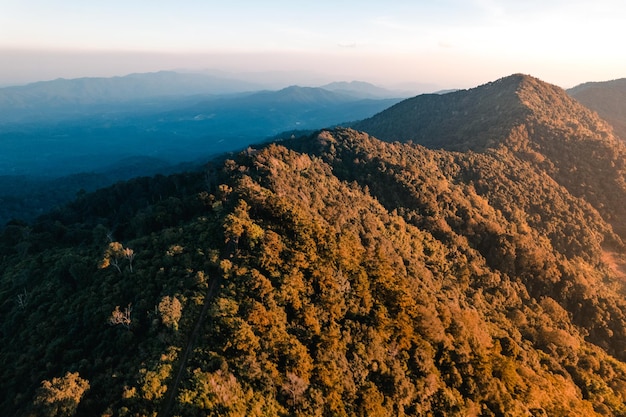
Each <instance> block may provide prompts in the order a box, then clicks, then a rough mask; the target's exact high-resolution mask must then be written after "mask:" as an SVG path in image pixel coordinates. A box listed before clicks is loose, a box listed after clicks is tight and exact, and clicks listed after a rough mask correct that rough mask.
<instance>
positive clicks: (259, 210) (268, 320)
mask: <svg viewBox="0 0 626 417" xmlns="http://www.w3.org/2000/svg"><path fill="white" fill-rule="evenodd" d="M292 93H295V94H297V95H301V94H306V93H311V94H317V92H312V91H298V90H295V89H292V90H290V91H286V92H283V94H287V95H288V94H292ZM322 94H323V93H322ZM278 101H280V100H278ZM305 101H306V100H305ZM479 110H481V111H479ZM266 111H269V110H268V109H266ZM494 113H495V114H494ZM433 119H435V120H441V121H442V123H441V125H439V126H438V125H437V124H435V123H434V122H433ZM368 124H369V128H370V129H371V130H372V131H373V130H374V129H380V132H381V133H383V134H385V135H386V137H384V138H382V139H379V138H377V137H375V136H373V134H372V133H366V132H363V131H357V130H354V129H348V128H333V129H324V130H320V131H316V132H314V133H312V134H310V135H306V136H303V137H299V138H291V139H284V140H281V141H279V142H275V143H265V144H261V145H257V146H251V147H249V148H247V149H246V150H244V151H242V152H239V153H237V154H228V155H222V156H220V157H218V158H214V159H212V160H210V161H208V162H207V163H206V164H205V165H204V166H203V167H202V168H201V169H190V170H189V171H188V172H185V173H179V174H175V175H170V176H155V177H143V178H136V179H133V180H130V181H127V182H121V183H117V184H115V185H113V186H110V187H107V188H104V189H101V190H98V191H96V192H93V193H81V194H80V195H79V196H78V197H77V199H76V200H75V201H73V202H72V203H70V204H68V205H66V206H63V207H59V208H58V209H56V210H54V211H52V212H49V213H47V214H45V215H43V216H41V217H39V218H38V219H37V220H36V221H34V222H30V223H27V222H20V221H13V222H11V223H10V224H8V225H7V226H6V227H5V228H4V229H3V230H2V231H1V232H0V315H1V316H2V318H3V320H2V321H0V358H2V361H3V363H7V364H11V366H3V367H0V378H1V379H2V381H3V395H2V396H0V409H1V410H3V413H4V414H5V415H9V416H35V415H75V416H77V417H82V416H101V415H114V416H117V415H159V416H173V415H179V416H259V417H260V416H268V415H271V416H337V415H342V416H368V417H369V416H373V417H379V416H380V417H382V416H391V415H393V416H401V415H405V416H406V415H415V416H591V417H594V416H597V417H599V416H623V415H626V300H625V299H624V293H625V292H626V245H625V242H626V229H624V227H623V224H624V219H625V218H626V214H625V213H626V208H625V207H624V204H623V202H624V201H626V190H625V185H624V178H625V176H624V166H625V162H624V161H626V158H624V156H625V154H624V149H625V148H624V146H625V145H624V143H623V142H622V141H621V140H619V139H618V138H616V137H615V136H614V135H613V133H612V130H611V129H610V127H609V126H608V125H607V124H606V123H605V122H603V121H602V120H601V119H599V118H598V117H597V116H596V115H595V114H594V113H593V112H591V111H590V110H588V109H586V108H585V107H583V106H582V105H580V104H579V103H578V102H576V101H575V100H573V99H571V98H570V97H569V96H568V95H567V94H566V93H565V91H563V90H562V89H560V88H558V87H556V86H553V85H550V84H547V83H544V82H542V81H541V80H538V79H536V78H533V77H530V76H526V75H519V74H518V75H513V76H510V77H505V78H503V79H501V80H498V81H495V82H493V83H489V84H486V85H484V86H479V87H477V88H475V89H471V90H467V91H459V92H454V93H450V94H447V95H445V96H432V95H426V96H420V97H416V98H413V99H409V100H406V101H404V102H402V103H399V104H398V105H396V106H394V107H392V108H391V109H389V110H388V111H384V112H382V113H379V114H378V115H376V116H374V117H372V118H371V119H369V120H367V121H365V122H363V124H362V126H364V127H368ZM359 125H361V124H359ZM430 135H434V136H433V137H431V136H430ZM436 138H439V142H438V141H437V139H436ZM411 140H412V141H413V142H412V143H411ZM417 140H422V141H424V142H425V143H428V144H429V147H426V146H424V145H421V144H418V143H416V141H417ZM431 145H432V147H430V146H431Z"/></svg>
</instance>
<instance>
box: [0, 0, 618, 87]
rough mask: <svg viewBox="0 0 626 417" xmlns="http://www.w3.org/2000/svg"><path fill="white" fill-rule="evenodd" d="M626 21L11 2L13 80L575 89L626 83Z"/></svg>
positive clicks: (443, 0) (538, 8)
mask: <svg viewBox="0 0 626 417" xmlns="http://www.w3.org/2000/svg"><path fill="white" fill-rule="evenodd" d="M624 27H626V2H624V1H622V0H588V1H581V0H437V1H434V0H432V1H431V0H428V1H426V0H413V1H404V0H386V1H384V2H382V1H367V0H358V1H354V0H333V1H326V0H317V1H311V0H307V1H300V0H290V1H280V0H265V1H263V2H260V1H258V0H255V1H253V0H228V1H227V0H220V1H214V0H205V1H201V0H176V1H173V0H107V1H88V0H79V1H74V0H54V1H51V0H0V85H4V86H6V85H18V84H25V83H28V82H33V81H40V80H49V79H55V78H60V77H62V78H77V77H101V76H107V77H108V76H115V75H126V74H129V73H135V72H151V71H159V70H183V69H184V70H193V71H200V70H216V71H223V72H226V73H229V74H241V75H246V74H247V76H250V77H252V76H253V74H256V76H257V77H261V76H265V77H268V79H269V77H271V76H273V77H274V78H275V79H276V77H278V78H277V80H278V81H280V80H281V79H282V82H284V83H285V84H290V83H298V84H301V85H307V84H308V85H315V84H316V83H317V84H318V85H319V84H322V83H325V82H330V81H352V80H360V81H367V82H372V83H374V84H378V85H381V86H386V87H394V86H395V87H398V86H401V85H420V86H422V87H423V88H426V89H428V88H432V89H443V88H470V87H473V86H477V85H480V84H484V83H486V82H489V81H493V80H495V79H498V78H500V77H503V76H507V75H510V74H513V73H525V74H530V75H533V76H535V77H538V78H540V79H542V80H544V81H547V82H550V83H553V84H556V85H559V86H561V87H564V88H569V87H572V86H574V85H577V84H580V83H582V82H586V81H604V80H611V79H616V78H623V77H626V54H625V53H624V52H623V39H624V37H623V29H622V28H624ZM263 74H264V75H263Z"/></svg>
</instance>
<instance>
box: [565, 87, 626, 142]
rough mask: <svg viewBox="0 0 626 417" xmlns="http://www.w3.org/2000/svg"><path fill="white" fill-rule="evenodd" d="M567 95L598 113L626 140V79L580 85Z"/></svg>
mask: <svg viewBox="0 0 626 417" xmlns="http://www.w3.org/2000/svg"><path fill="white" fill-rule="evenodd" d="M567 93H568V94H569V95H571V96H572V97H574V98H575V99H576V100H578V101H580V102H581V103H582V104H583V105H585V106H586V107H588V108H590V109H591V110H594V111H596V112H597V113H598V114H599V115H600V117H602V118H603V119H605V120H606V121H608V122H609V123H610V124H611V125H612V126H613V127H614V128H615V133H616V134H617V136H619V137H620V138H622V139H624V140H626V78H622V79H619V80H612V81H604V82H589V83H584V84H580V85H577V86H576V87H573V88H570V89H569V90H567Z"/></svg>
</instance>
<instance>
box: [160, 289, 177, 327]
mask: <svg viewBox="0 0 626 417" xmlns="http://www.w3.org/2000/svg"><path fill="white" fill-rule="evenodd" d="M158 309H159V314H160V315H161V322H162V323H163V324H164V325H165V326H167V327H171V328H172V329H173V330H178V321H179V320H180V317H181V315H182V311H183V307H182V305H181V304H180V301H179V300H178V298H176V297H169V296H167V295H166V296H165V297H163V298H161V302H160V303H159V306H158Z"/></svg>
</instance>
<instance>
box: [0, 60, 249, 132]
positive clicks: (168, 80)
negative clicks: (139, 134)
mask: <svg viewBox="0 0 626 417" xmlns="http://www.w3.org/2000/svg"><path fill="white" fill-rule="evenodd" d="M258 89H260V86H259V85H255V84H252V83H248V82H245V81H241V80H234V79H228V78H219V77H215V76H210V75H205V74H193V73H177V72H172V71H161V72H155V73H143V74H130V75H126V76H123V77H111V78H77V79H57V80H53V81H42V82H37V83H32V84H28V85H25V86H17V87H5V88H0V111H1V113H0V123H2V122H8V121H11V122H15V121H20V120H21V121H23V120H26V119H25V117H30V120H31V121H32V120H33V119H35V120H37V119H38V114H37V113H38V112H42V111H45V112H51V113H52V115H54V116H55V117H60V116H61V115H63V114H65V113H68V114H72V113H73V111H75V110H74V109H75V107H76V106H96V107H95V108H93V109H92V111H95V112H97V111H101V108H99V107H97V105H102V104H111V103H115V104H120V103H125V102H142V101H145V100H147V99H155V98H159V99H164V98H166V97H181V96H192V95H199V94H212V95H222V94H232V93H239V92H244V91H254V90H258ZM88 110H89V109H82V111H83V112H85V111H88ZM25 111H30V113H28V114H25V113H24V112H25ZM41 116H43V117H48V118H49V115H41Z"/></svg>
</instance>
